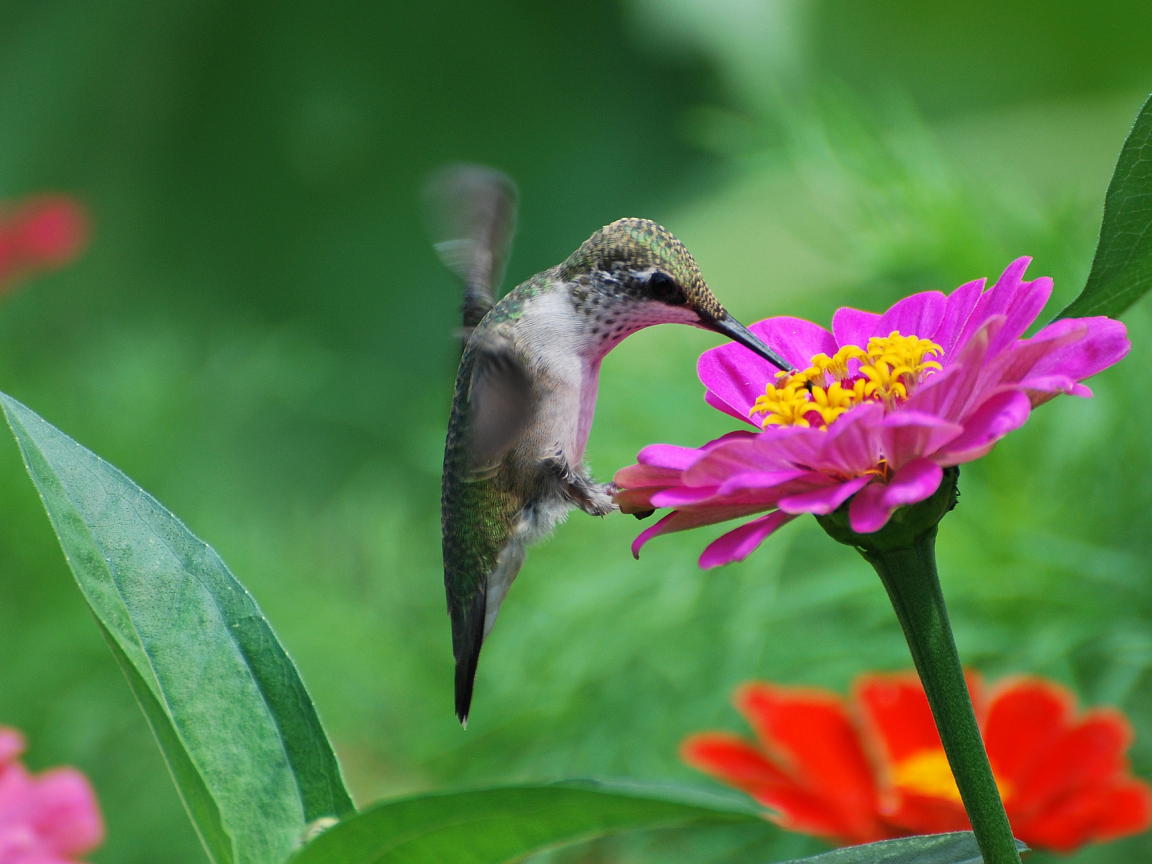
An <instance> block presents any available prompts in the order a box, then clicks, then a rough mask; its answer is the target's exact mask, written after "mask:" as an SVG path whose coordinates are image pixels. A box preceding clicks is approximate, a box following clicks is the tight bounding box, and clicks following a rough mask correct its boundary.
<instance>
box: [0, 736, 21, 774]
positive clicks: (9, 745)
mask: <svg viewBox="0 0 1152 864" xmlns="http://www.w3.org/2000/svg"><path fill="white" fill-rule="evenodd" d="M24 747H25V744H24V736H23V734H21V733H20V731H19V730H18V729H12V728H11V727H8V726H0V766H3V765H7V764H8V763H9V762H11V761H12V760H13V759H15V758H16V757H17V756H19V755H20V754H21V753H23V752H24Z"/></svg>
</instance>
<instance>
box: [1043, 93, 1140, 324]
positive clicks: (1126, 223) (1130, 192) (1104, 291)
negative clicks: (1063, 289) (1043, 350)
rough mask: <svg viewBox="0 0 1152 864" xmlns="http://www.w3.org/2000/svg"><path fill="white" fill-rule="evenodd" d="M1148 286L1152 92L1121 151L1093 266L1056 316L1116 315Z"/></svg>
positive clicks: (1109, 189) (1137, 298)
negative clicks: (1078, 289)
mask: <svg viewBox="0 0 1152 864" xmlns="http://www.w3.org/2000/svg"><path fill="white" fill-rule="evenodd" d="M1149 288H1152V97H1149V98H1148V101H1147V102H1145V103H1144V107H1143V108H1142V109H1141V110H1140V113H1139V114H1138V115H1136V122H1135V123H1134V124H1133V126H1132V131H1131V132H1130V133H1128V140H1127V141H1125V142H1124V148H1123V149H1122V150H1121V151H1120V159H1119V161H1117V163H1116V171H1115V172H1114V173H1113V174H1112V182H1111V183H1109V184H1108V195H1107V197H1106V198H1105V199H1104V222H1103V224H1102V225H1101V226H1100V242H1099V243H1098V244H1097V245H1096V257H1095V258H1093V259H1092V271H1091V272H1090V273H1089V274H1088V282H1087V283H1086V284H1085V285H1084V290H1083V291H1081V292H1080V296H1079V297H1077V298H1076V299H1075V300H1073V301H1072V302H1071V303H1070V304H1068V306H1067V307H1066V308H1065V309H1064V311H1063V312H1061V313H1060V314H1059V315H1058V316H1057V317H1058V318H1082V317H1086V316H1089V315H1108V316H1109V317H1112V318H1116V317H1118V316H1119V315H1120V313H1121V312H1123V311H1124V310H1125V309H1127V308H1128V307H1129V306H1131V305H1132V304H1133V303H1135V302H1136V301H1137V300H1139V299H1140V298H1141V297H1143V296H1144V294H1145V293H1146V292H1147V291H1148V289H1149Z"/></svg>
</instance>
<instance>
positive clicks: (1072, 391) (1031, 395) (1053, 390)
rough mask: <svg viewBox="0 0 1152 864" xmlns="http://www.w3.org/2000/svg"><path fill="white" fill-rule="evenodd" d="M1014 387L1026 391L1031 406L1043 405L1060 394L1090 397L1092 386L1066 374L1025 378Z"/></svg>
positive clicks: (1083, 397)
mask: <svg viewBox="0 0 1152 864" xmlns="http://www.w3.org/2000/svg"><path fill="white" fill-rule="evenodd" d="M1014 389H1017V390H1022V391H1024V392H1025V393H1027V394H1028V399H1029V400H1030V401H1031V402H1032V407H1033V408H1035V407H1037V406H1038V405H1043V404H1044V403H1045V402H1047V401H1049V400H1050V399H1054V398H1055V397H1057V396H1059V395H1061V394H1065V395H1068V396H1079V397H1080V398H1081V399H1091V398H1092V388H1090V387H1088V386H1087V385H1086V384H1080V383H1078V382H1077V381H1075V380H1074V379H1072V378H1069V377H1068V376H1067V375H1042V376H1040V377H1039V378H1025V379H1024V380H1023V381H1021V382H1020V383H1019V384H1018V385H1017V386H1016V388H1014Z"/></svg>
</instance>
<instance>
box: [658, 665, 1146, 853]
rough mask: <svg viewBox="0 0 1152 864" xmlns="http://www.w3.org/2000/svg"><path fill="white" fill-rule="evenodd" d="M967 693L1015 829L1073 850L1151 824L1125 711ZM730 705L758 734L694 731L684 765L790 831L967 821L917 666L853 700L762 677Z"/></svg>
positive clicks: (944, 827) (873, 832)
mask: <svg viewBox="0 0 1152 864" xmlns="http://www.w3.org/2000/svg"><path fill="white" fill-rule="evenodd" d="M968 689H969V691H970V692H971V694H972V701H973V703H974V705H975V706H976V716H977V718H978V719H979V721H980V729H981V731H982V732H983V735H984V743H985V746H986V747H987V750H988V757H989V760H990V761H991V762H992V771H993V773H994V774H995V776H996V782H997V785H998V786H999V787H1000V794H1001V796H1002V797H1003V799H1004V806H1005V809H1006V810H1007V811H1008V818H1009V820H1010V821H1011V823H1012V829H1013V832H1014V833H1015V834H1016V836H1017V837H1018V838H1019V839H1021V840H1023V841H1024V842H1025V843H1027V844H1028V845H1029V846H1031V847H1032V848H1034V849H1047V850H1051V851H1055V852H1070V851H1072V850H1074V849H1076V848H1078V847H1080V846H1082V845H1084V844H1085V843H1093V842H1103V841H1106V840H1113V839H1116V838H1117V837H1124V836H1127V835H1129V834H1135V833H1138V832H1140V831H1144V830H1145V829H1147V828H1148V827H1149V825H1152V786H1149V784H1147V783H1145V782H1144V781H1143V780H1138V779H1136V778H1135V777H1133V776H1132V775H1131V774H1129V773H1128V762H1127V759H1126V758H1125V756H1124V753H1125V751H1126V750H1127V749H1128V747H1129V745H1130V744H1131V743H1132V730H1131V727H1130V726H1129V724H1128V721H1127V719H1126V718H1125V717H1124V715H1123V714H1121V713H1120V712H1119V711H1115V710H1112V709H1108V708H1095V709H1092V710H1090V711H1085V712H1082V713H1081V712H1079V711H1078V710H1077V705H1076V699H1075V697H1074V696H1073V695H1072V693H1071V692H1069V691H1068V690H1067V689H1066V688H1064V687H1061V686H1060V685H1058V684H1055V683H1053V682H1051V681H1045V680H1042V679H1039V678H1012V679H1008V680H1006V681H1002V682H1000V683H999V684H998V685H997V686H996V687H993V688H992V689H991V690H990V691H989V692H987V693H985V688H984V685H983V683H982V681H981V679H980V677H979V676H978V675H975V674H972V675H969V678H968ZM735 702H736V707H737V708H738V709H739V710H740V712H741V713H742V714H743V715H744V716H745V718H747V720H748V722H749V723H750V724H751V726H752V728H753V730H754V731H755V732H756V736H757V738H758V739H759V740H758V741H757V742H755V743H753V742H750V741H747V740H745V739H744V738H741V737H739V736H736V735H732V734H728V733H724V732H705V733H701V734H698V735H693V736H691V737H690V738H688V739H687V740H686V741H685V742H684V744H683V745H682V748H681V755H682V756H683V758H684V761H686V762H687V763H688V764H689V765H691V766H693V767H694V768H698V769H700V770H701V771H705V772H707V773H709V774H711V775H712V776H714V777H716V778H718V779H719V780H722V781H723V782H725V783H728V784H730V785H732V786H735V787H736V788H738V789H741V790H743V791H744V792H747V793H748V794H749V795H751V796H752V797H753V798H755V799H756V800H757V801H758V802H759V803H761V804H763V805H765V806H767V807H769V808H771V810H772V811H773V812H772V814H771V815H770V818H771V819H773V821H775V822H777V823H779V824H780V825H782V826H783V827H785V828H788V829H789V830H792V831H799V832H802V833H806V834H815V835H818V836H821V837H824V838H826V839H829V840H831V841H833V842H835V843H839V844H844V845H849V844H855V843H868V842H872V841H874V840H883V839H886V838H891V837H902V836H907V835H910V834H936V833H941V832H945V831H963V830H968V829H969V827H970V826H969V823H968V817H967V816H966V815H965V812H964V807H963V804H962V803H961V801H960V793H959V791H958V790H957V789H956V783H955V781H954V780H953V778H952V771H951V769H950V768H949V767H948V760H947V758H946V757H945V755H944V749H943V747H942V746H941V744H940V736H939V735H938V734H937V732H936V725H935V723H934V722H933V720H932V712H931V710H930V709H929V707H928V700H927V698H926V697H925V696H924V690H923V688H922V687H921V686H920V681H919V679H918V678H917V677H916V675H915V674H912V673H908V674H895V675H879V674H872V675H864V676H862V677H860V678H859V679H857V681H856V684H855V686H854V688H853V694H852V699H851V700H850V701H849V700H846V699H844V698H843V697H841V696H839V695H837V694H836V693H832V692H830V691H827V690H820V689H815V688H804V687H783V686H779V685H776V684H769V683H761V682H755V683H751V684H747V685H745V686H744V687H742V688H741V689H740V690H739V691H737V693H736V699H735Z"/></svg>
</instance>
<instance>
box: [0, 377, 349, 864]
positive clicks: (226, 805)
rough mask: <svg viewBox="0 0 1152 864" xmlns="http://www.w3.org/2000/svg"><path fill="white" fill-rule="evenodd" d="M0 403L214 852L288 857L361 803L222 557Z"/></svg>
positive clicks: (38, 424)
mask: <svg viewBox="0 0 1152 864" xmlns="http://www.w3.org/2000/svg"><path fill="white" fill-rule="evenodd" d="M0 403H2V404H3V407H4V412H5V415H6V416H7V418H8V422H9V425H10V426H11V427H12V431H13V433H14V434H15V435H16V440H17V441H18V443H19V445H20V450H21V452H22V453H23V455H24V461H25V465H26V466H27V468H28V473H29V474H30V475H31V476H32V480H33V482H35V484H36V487H37V489H39V490H40V495H41V498H42V499H43V501H44V506H45V508H46V509H47V511H48V516H49V519H50V520H51V521H52V525H53V527H54V528H55V529H56V534H57V537H58V538H59V540H60V545H61V546H62V547H63V549H64V554H65V557H66V558H67V559H68V563H69V564H70V565H71V567H72V572H73V574H74V575H75V577H76V581H77V582H78V583H79V585H80V589H81V591H82V592H83V593H84V597H85V599H86V600H87V601H88V605H89V607H90V609H91V610H92V613H93V615H95V617H96V620H97V622H98V623H99V625H100V629H101V632H102V633H103V634H104V637H105V639H106V640H107V642H108V644H109V646H110V647H111V648H112V651H113V654H114V655H115V656H116V659H117V661H118V662H119V664H120V667H121V669H123V670H124V674H125V675H126V676H127V678H128V681H129V684H130V685H131V687H132V691H133V692H134V693H135V694H136V697H137V699H138V700H139V701H140V705H141V707H142V708H143V709H144V713H145V715H146V716H147V718H148V722H149V724H150V725H151V726H152V729H153V732H154V733H155V735H156V740H157V741H158V742H159V744H160V747H161V750H163V752H164V755H165V757H166V759H167V761H168V765H169V768H170V769H171V771H172V776H173V778H174V779H175V780H176V784H177V786H178V787H179V789H180V792H181V795H182V797H183V798H184V801H185V804H186V806H187V808H188V812H189V814H190V815H191V817H192V819H193V822H194V823H195V824H196V826H197V828H198V830H199V832H200V836H201V839H202V840H203V842H204V845H205V848H206V849H207V851H208V854H209V856H210V857H211V858H212V860H213V861H214V862H217V864H279V862H281V861H283V860H284V858H285V857H286V856H287V854H288V852H289V850H291V849H292V847H293V846H294V845H295V844H296V843H297V842H298V841H299V840H300V839H301V838H302V837H303V835H304V831H305V826H306V825H307V823H309V822H311V821H312V820H315V819H318V818H321V817H336V816H342V815H346V814H348V813H351V812H353V811H354V808H353V806H352V800H351V798H350V797H349V795H348V793H347V791H346V790H345V788H344V782H343V779H342V777H341V775H340V768H339V765H338V764H337V762H336V757H335V754H334V753H333V752H332V749H331V747H330V745H329V743H328V738H327V736H326V734H325V732H324V729H323V728H322V727H321V725H320V719H319V717H318V716H317V714H316V709H315V708H314V707H313V705H312V700H311V698H310V697H309V695H308V692H307V691H306V690H305V689H304V683H303V682H302V681H301V680H300V677H299V675H298V674H297V672H296V668H295V666H294V665H293V664H292V661H291V659H290V658H289V657H288V655H287V654H286V653H285V651H284V649H283V647H282V646H281V645H280V643H279V641H278V640H277V639H276V636H275V634H274V633H273V632H272V628H271V627H270V626H269V624H268V621H267V620H266V619H265V618H264V615H263V614H262V613H261V611H260V609H259V607H258V606H257V605H256V601H255V600H253V599H252V596H251V595H250V594H249V593H248V592H247V591H246V590H245V589H244V587H243V586H242V585H240V583H239V582H237V581H236V580H235V579H234V578H233V577H232V574H231V573H229V572H228V569H227V568H226V567H225V566H224V562H223V561H221V560H220V558H219V556H218V555H217V554H216V553H215V552H214V551H213V550H212V549H211V548H210V547H209V546H208V545H207V544H205V543H204V542H203V541H201V540H199V539H197V538H196V537H194V536H193V535H192V534H191V533H190V532H189V531H188V529H186V528H185V527H184V526H183V525H182V524H181V523H180V522H179V520H177V519H176V517H175V516H173V515H172V514H171V513H169V512H168V511H167V510H165V509H164V508H163V507H162V506H160V504H159V503H158V502H157V501H156V499H154V498H153V497H152V496H150V495H148V494H147V493H146V492H144V491H143V490H142V489H141V488H140V487H139V486H137V485H136V484H135V483H133V482H132V481H131V480H129V479H128V478H127V477H125V476H124V474H122V473H121V472H120V471H118V470H116V469H115V468H113V467H112V466H111V465H109V464H108V463H107V462H105V461H104V460H102V459H100V458H99V457H97V456H95V455H94V454H92V453H91V452H89V451H88V450H86V449H84V448H83V447H81V446H80V445H79V444H77V443H76V442H75V441H73V440H72V439H71V438H68V437H67V436H66V435H64V434H63V433H61V432H60V431H59V430H57V429H56V428H54V427H53V426H50V425H49V424H48V423H46V422H44V420H42V419H41V418H40V417H38V416H37V415H36V414H34V413H33V412H32V411H30V410H28V408H26V407H25V406H23V405H21V404H20V403H19V402H17V401H15V400H14V399H11V398H10V397H8V396H4V395H2V394H0Z"/></svg>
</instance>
